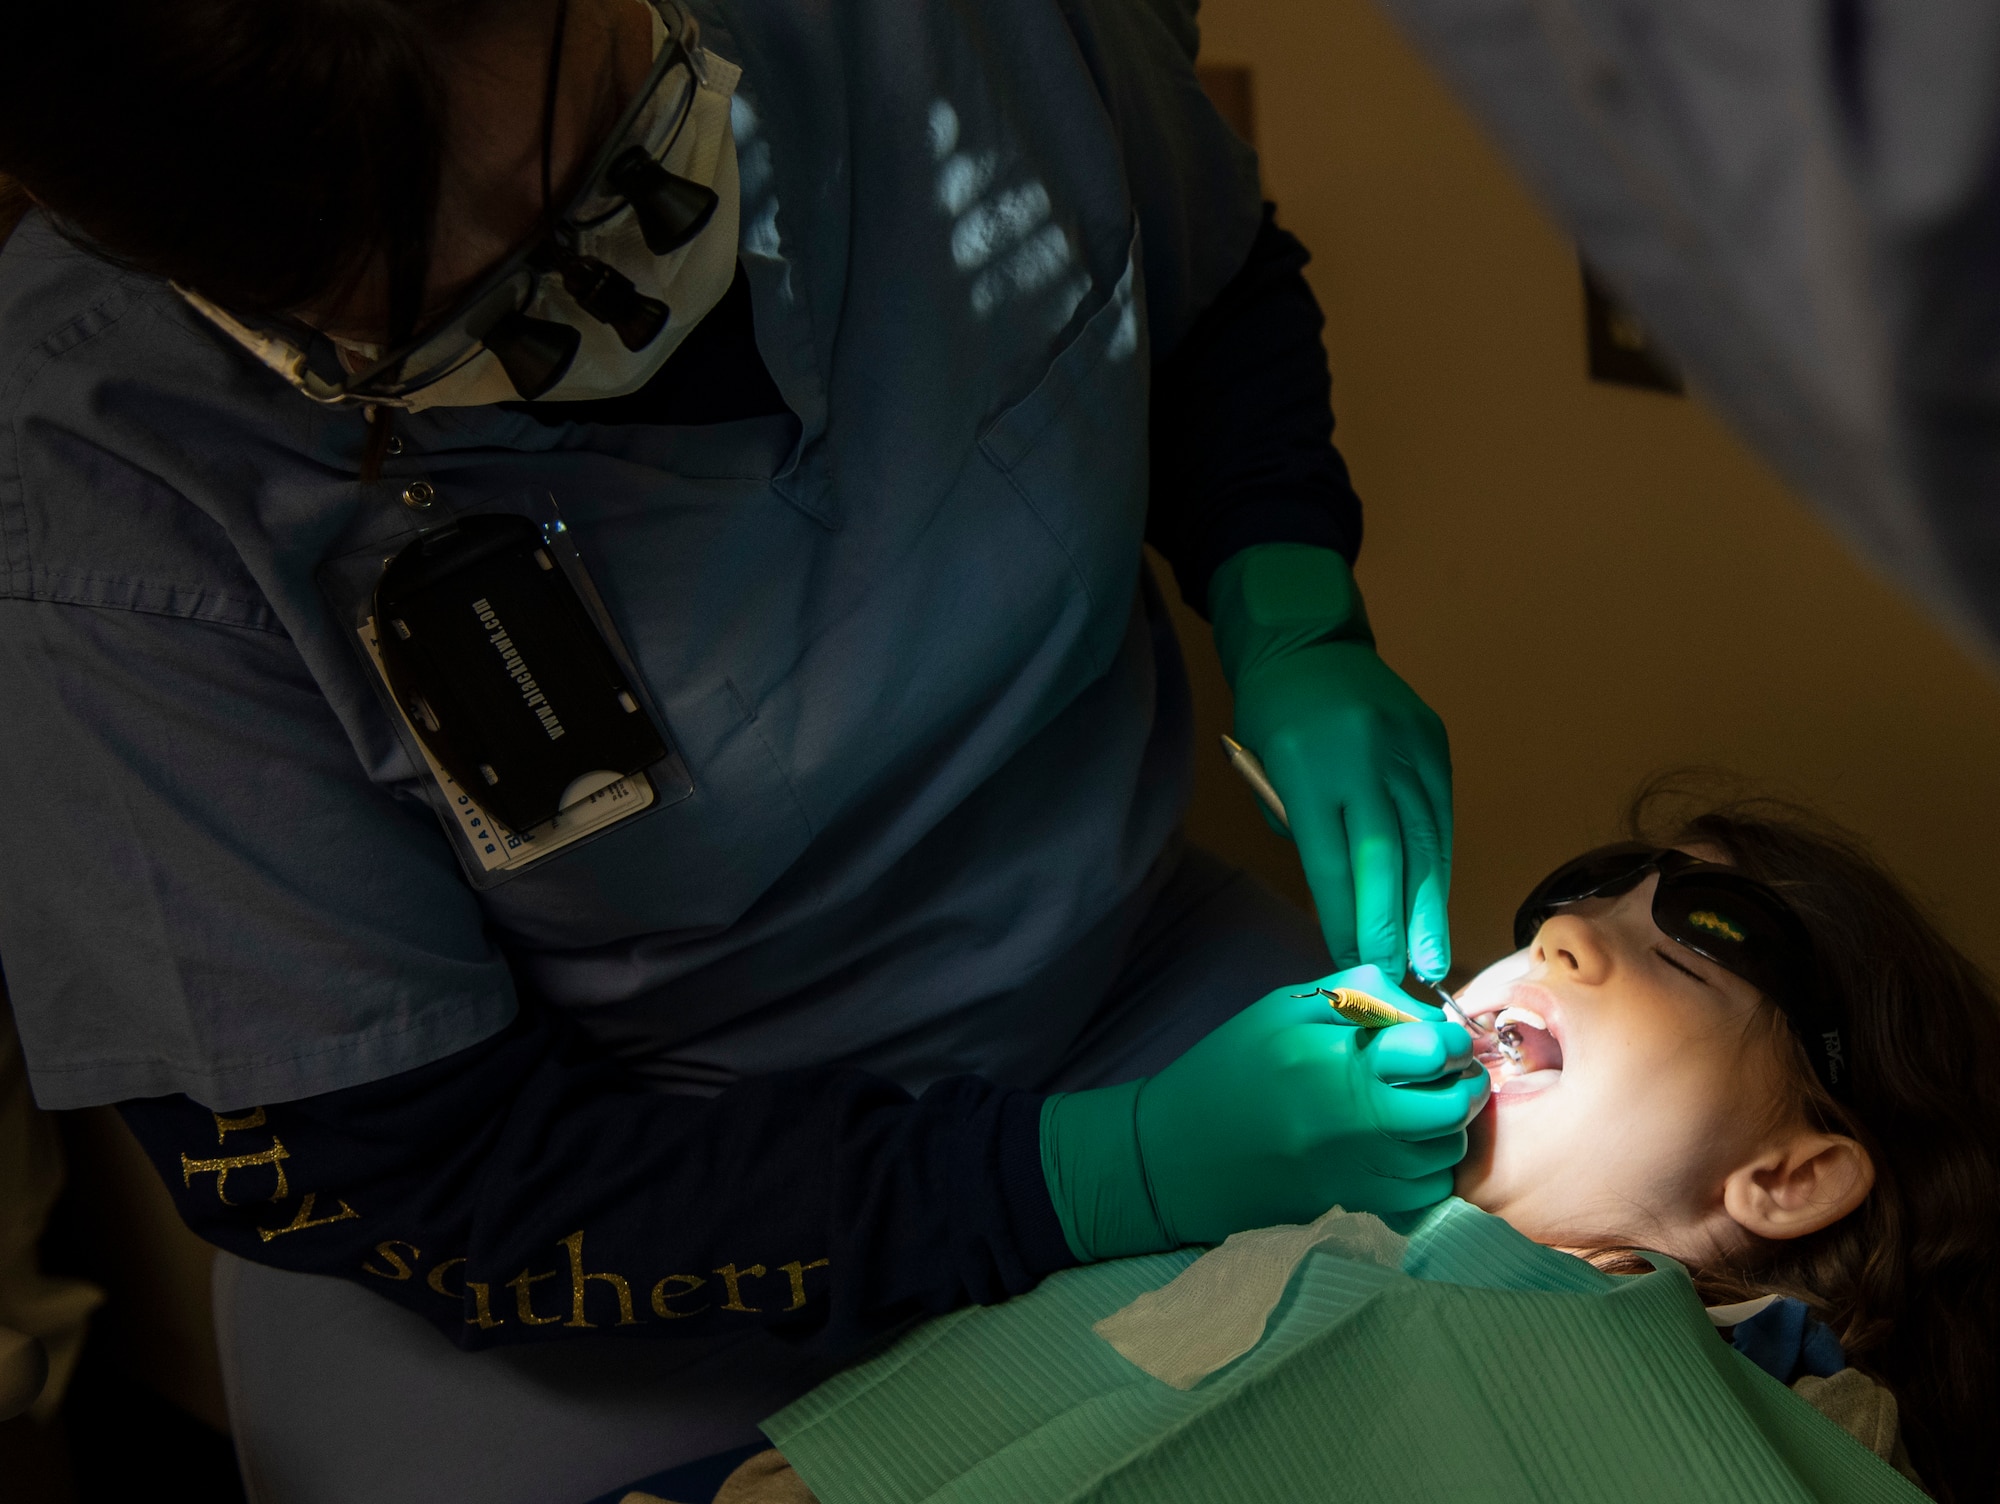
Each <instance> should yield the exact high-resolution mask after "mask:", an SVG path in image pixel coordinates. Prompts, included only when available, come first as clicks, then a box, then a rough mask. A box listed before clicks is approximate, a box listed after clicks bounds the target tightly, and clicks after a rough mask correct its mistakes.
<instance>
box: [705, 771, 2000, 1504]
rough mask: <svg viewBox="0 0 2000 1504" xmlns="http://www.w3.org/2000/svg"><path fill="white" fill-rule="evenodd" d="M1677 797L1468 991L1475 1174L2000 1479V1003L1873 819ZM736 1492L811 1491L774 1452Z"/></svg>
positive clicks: (1555, 1241)
mask: <svg viewBox="0 0 2000 1504" xmlns="http://www.w3.org/2000/svg"><path fill="white" fill-rule="evenodd" d="M1660 802H1661V801H1660V800H1659V799H1654V800H1651V801H1648V800H1642V801H1641V804H1640V806H1639V807H1638V809H1637V811H1636V812H1635V818H1634V821H1633V826H1634V830H1635V833H1638V835H1639V839H1636V840H1635V841H1633V842H1631V843H1627V844H1623V845H1620V846H1615V847H1606V848H1601V849H1600V850H1598V851H1595V852H1591V853H1587V854H1586V855H1585V856H1582V857H1579V858H1577V859H1576V860H1574V861H1572V862H1570V863H1567V864H1565V865H1564V866H1563V867H1561V868H1559V869H1558V870H1557V871H1556V872H1555V873H1553V874H1551V876H1550V877H1549V878H1547V879H1546V880H1544V881H1543V882H1542V883H1541V884H1540V885H1538V886H1537V888H1536V889H1535V891H1534V892H1533V893H1532V894H1531V895H1530V896H1529V898H1528V900H1527V901H1526V902H1525V903H1524V904H1523V906H1522V908H1521V910H1520V913H1519V915H1518V916H1517V919H1516V927H1515V943H1516V945H1517V946H1519V947H1520V949H1519V951H1518V952H1517V953H1516V954H1515V955H1514V956H1512V957H1510V958H1509V959H1508V960H1506V961H1503V962H1501V963H1499V964H1498V965H1496V966H1494V967H1491V968H1489V969H1488V970H1487V971H1486V972H1484V973H1482V974H1481V975H1480V976H1479V977H1478V978H1477V979H1475V981H1474V982H1473V983H1472V984H1471V985H1470V986H1469V987H1467V988H1466V989H1465V990H1464V992H1463V993H1461V994H1460V996H1459V999H1458V1002H1459V1005H1460V1007H1461V1008H1462V1010H1463V1011H1464V1012H1465V1014H1466V1015H1467V1016H1468V1017H1470V1018H1471V1019H1472V1021H1473V1023H1474V1026H1475V1029H1476V1030H1478V1036H1477V1037H1478V1039H1479V1043H1480V1058H1481V1062H1482V1063H1483V1064H1484V1065H1485V1067H1486V1069H1487V1070H1488V1072H1489V1073H1490V1075H1491V1077H1492V1080H1493V1086H1494V1091H1493V1097H1492V1100H1491V1102H1490V1103H1489V1104H1488V1106H1487V1108H1486V1109H1485V1110H1484V1111H1483V1112H1482V1113H1481V1114H1480V1116H1479V1117H1478V1118H1477V1119H1476V1120H1475V1121H1474V1123H1473V1125H1472V1129H1471V1134H1470V1149H1469V1152H1468V1153H1467V1155H1466V1158H1465V1160H1464V1162H1463V1164H1462V1165H1461V1166H1460V1167H1459V1169H1458V1172H1457V1176H1456V1181H1455V1189H1456V1192H1457V1194H1458V1195H1459V1196H1460V1197H1462V1198H1463V1199H1464V1200H1466V1201H1469V1202H1471V1203H1472V1204H1473V1205H1475V1206H1477V1207H1479V1208H1481V1209H1482V1210H1484V1211H1487V1212H1490V1213H1492V1214H1494V1215H1497V1216H1499V1217H1501V1218H1503V1219H1505V1220H1506V1221H1507V1222H1508V1223H1509V1224H1511V1225H1512V1226H1513V1227H1514V1228H1515V1229H1516V1230H1517V1231H1519V1232H1521V1233H1523V1234H1525V1235H1526V1236H1528V1237H1530V1238H1532V1239H1534V1240H1535V1241H1537V1242H1540V1243H1545V1244H1548V1245H1550V1246H1552V1247H1555V1248H1559V1249H1562V1250H1565V1251H1568V1252H1571V1253H1574V1254H1576V1255H1578V1256H1580V1257H1583V1258H1586V1259H1589V1260H1590V1261H1591V1262H1593V1263H1595V1264H1597V1265H1598V1266H1599V1267H1600V1268H1605V1269H1607V1270H1609V1271H1611V1272H1627V1271H1630V1272H1639V1271H1642V1270H1644V1269H1645V1268H1647V1267H1649V1266H1648V1265H1647V1264H1646V1263H1645V1262H1643V1261H1642V1260H1641V1259H1640V1258H1639V1257H1638V1254H1637V1250H1653V1251H1657V1252H1660V1253H1664V1254H1667V1255H1669V1256H1671V1257H1672V1258H1674V1259H1675V1260H1677V1261H1679V1262H1680V1263H1682V1264H1683V1265H1684V1266H1686V1268H1687V1269H1688V1271H1689V1272H1690V1274H1691V1275H1692V1277H1693V1279H1694V1282H1695V1285H1696V1287H1697V1289H1698V1290H1699V1291H1700V1292H1701V1293H1702V1295H1703V1297H1704V1299H1705V1300H1706V1301H1707V1302H1708V1303H1710V1304H1711V1305H1712V1306H1715V1305H1729V1304H1733V1303H1738V1302H1743V1301H1746V1300H1749V1299H1751V1298H1753V1297H1758V1296H1763V1295H1769V1294H1775V1295H1779V1296H1784V1297H1789V1298H1791V1299H1793V1300H1795V1301H1799V1302H1803V1303H1804V1306H1805V1307H1806V1308H1807V1309H1808V1310H1809V1311H1810V1313H1811V1315H1812V1316H1813V1317H1814V1318H1816V1320H1817V1321H1819V1322H1823V1323H1824V1324H1825V1326H1826V1327H1828V1328H1830V1330H1831V1334H1832V1336H1833V1337H1836V1338H1837V1339H1838V1341H1839V1344H1840V1346H1841V1348H1842V1349H1844V1355H1845V1358H1846V1361H1847V1363H1848V1364H1849V1365H1851V1366H1852V1368H1853V1370H1856V1371H1858V1372H1857V1373H1856V1374H1855V1375H1852V1376H1851V1377H1853V1378H1854V1380H1855V1382H1854V1384H1847V1385H1843V1388H1845V1389H1852V1388H1855V1387H1857V1386H1858V1388H1859V1389H1860V1390H1861V1391H1863V1392H1864V1395H1863V1398H1864V1399H1865V1396H1866V1395H1871V1394H1872V1395H1875V1397H1876V1398H1877V1399H1879V1394H1878V1393H1877V1392H1876V1391H1875V1390H1874V1387H1873V1385H1869V1384H1863V1383H1860V1379H1861V1378H1863V1377H1865V1378H1871V1379H1873V1380H1876V1381H1879V1383H1880V1384H1881V1385H1883V1386H1885V1387H1886V1388H1887V1389H1888V1390H1889V1391H1890V1392H1891V1393H1893V1395H1894V1396H1895V1397H1896V1400H1897V1401H1898V1404H1899V1409H1900V1418H1901V1424H1902V1435H1903V1440H1904V1442H1905V1443H1906V1444H1907V1447H1908V1458H1909V1461H1910V1462H1911V1463H1913V1464H1914V1468H1915V1471H1916V1473H1917V1475H1918V1476H1919V1477H1920V1478H1921V1480H1922V1483H1923V1485H1924V1486H1925V1487H1926V1488H1927V1489H1928V1490H1929V1491H1930V1492H1932V1493H1933V1494H1934V1495H1936V1496H1937V1497H1939V1498H1941V1499H1945V1500H1949V1501H1957V1504H1969V1501H1972V1500H1986V1499H1992V1498H1994V1497H1996V1496H2000V1446H1996V1438H2000V1007H1996V1003H1995V1000H1994V997H1993V995H1992V993H1991V991H1990V990H1989V987H1988V985H1987V983H1986V982H1985V980H1984V979H1983V978H1982V977H1981V976H1980V975H1979V973H1978V971H1977V970H1976V969H1975V968H1974V967H1973V966H1972V964H1971V963H1970V962H1969V961H1967V960H1966V959H1965V957H1964V956H1962V955H1960V954H1959V952H1958V951H1957V950H1955V949H1954V948H1953V947H1952V946H1951V945H1950V944H1949V943H1948V942H1947V941H1946V940H1945V939H1944V938H1943V937H1942V936H1941V935H1939V934H1938V932H1937V931H1936V929H1935V928H1933V926H1932V925H1931V924H1930V922H1929V921H1928V920H1927V919H1926V918H1925V917H1924V916H1923V915H1922V914H1921V913H1920V912H1919V911H1918V909H1917V908H1916V907H1915V905H1914V904H1912V903H1911V901H1910V900H1909V899H1908V898H1907V897H1906V896H1905V895H1904V894H1903V892H1902V891H1901V890H1900V889H1899V888H1898V887H1897V886H1896V884H1895V883H1894V882H1893V881H1892V880H1891V879H1890V878H1889V877H1888V876H1887V875H1886V874H1885V873H1884V872H1883V871H1882V869H1881V868H1880V867H1878V866H1877V865H1876V864H1875V863H1874V862H1873V861H1872V860H1871V859H1870V858H1869V857H1868V856H1867V855H1866V854H1865V853H1864V852H1863V851H1862V850H1861V849H1860V847H1859V846H1858V845H1856V844H1855V843H1854V842H1853V841H1852V840H1851V839H1849V838H1848V837H1846V836H1844V835H1842V834H1840V833H1838V832H1834V831H1832V830H1829V829H1828V828H1826V827H1824V826H1821V825H1819V824H1817V823H1815V822H1813V821H1812V820H1811V819H1809V818H1808V817H1806V816H1805V815H1803V814H1802V813H1801V812H1799V811H1797V810H1793V809H1791V808H1789V807H1786V806H1780V805H1776V804H1773V803H1768V802H1752V803H1742V804H1735V805H1730V806H1726V807H1723V808H1719V809H1710V810H1709V812H1707V813H1703V814H1700V815H1697V816H1696V817H1694V818H1691V819H1686V820H1682V821H1672V822H1667V823H1665V824H1664V826H1663V827H1662V826H1661V824H1660V822H1657V821H1654V820H1651V819H1649V818H1648V811H1649V808H1651V807H1657V805H1658V804H1659V803H1660ZM1105 1267H1107V1266H1098V1268H1100V1269H1102V1268H1105ZM1093 1277H1094V1275H1093V1272H1092V1270H1091V1269H1089V1268H1086V1269H1081V1270H1077V1271H1073V1272H1072V1273H1071V1274H1070V1275H1065V1276H1058V1277H1057V1278H1058V1279H1059V1280H1062V1279H1072V1280H1088V1279H1091V1278H1093ZM1036 1298H1037V1297H1036V1296H1028V1297H1024V1299H1025V1300H1027V1301H1034V1300H1035V1299H1036ZM1003 1309H1004V1308H1003ZM1778 1314H1780V1315H1784V1314H1786V1313H1785V1312H1779V1313H1778ZM958 1319H961V1320H966V1321H976V1320H982V1319H983V1320H997V1319H1004V1318H1003V1317H1002V1315H1001V1311H998V1310H996V1311H994V1312H991V1313H986V1312H976V1311H975V1312H970V1313H966V1314H965V1315H964V1316H962V1317H961V1318H958ZM1821 1335H1822V1338H1823V1337H1824V1334H1821ZM1078 1340H1090V1339H1088V1338H1087V1337H1086V1336H1085V1335H1084V1334H1083V1333H1082V1332H1081V1331H1080V1330H1079V1333H1078ZM1822 1345H1823V1346H1824V1343H1823V1344H1822ZM1809 1350H1810V1349H1809ZM1818 1357H1819V1358H1820V1360H1821V1366H1822V1367H1824V1366H1827V1365H1825V1363H1824V1359H1825V1357H1826V1353H1825V1352H1824V1351H1821V1352H1820V1353H1818ZM1778 1366H1780V1367H1783V1366H1784V1365H1782V1364H1780V1365H1778ZM1831 1366H1833V1367H1838V1364H1837V1363H1834V1364H1832V1365H1831ZM1780 1377H1781V1378H1786V1379H1789V1378H1790V1377H1791V1374H1789V1373H1781V1374H1780ZM1495 1398H1499V1397H1498V1396H1496V1397H1495ZM1821 1398H1822V1399H1824V1398H1825V1397H1824V1396H1822V1397H1821ZM1820 1402H1821V1401H1820V1400H1816V1401H1815V1403H1820ZM1821 1407H1822V1408H1823V1409H1828V1410H1829V1411H1830V1413H1831V1412H1832V1411H1833V1410H1834V1409H1835V1408H1836V1407H1835V1406H1834V1405H1832V1404H1828V1403H1822V1405H1821ZM1836 1419H1842V1417H1840V1416H1839V1415H1836ZM1843 1423H1847V1422H1846V1420H1843ZM1850 1429H1856V1427H1855V1426H1853V1425H1850ZM1899 1460H1900V1458H1899ZM735 1482H736V1484H737V1486H738V1488H739V1492H737V1493H729V1491H728V1490H727V1489H725V1493H724V1495H718V1496H717V1497H718V1498H720V1497H724V1496H727V1497H728V1498H730V1499H731V1500H732V1501H744V1504H748V1501H752V1500H765V1499H770V1500H788V1501H800V1500H810V1498H811V1495H810V1493H809V1492H807V1490H806V1488H805V1485H804V1484H803V1482H801V1481H800V1480H799V1479H798V1477H797V1475H796V1474H793V1473H791V1472H790V1470H789V1468H788V1466H787V1465H786V1463H785V1460H784V1459H783V1458H782V1457H780V1456H779V1455H778V1454H777V1453H775V1452H766V1453H763V1454H761V1455H760V1456H758V1457H757V1458H755V1459H753V1460H752V1461H751V1462H749V1463H746V1464H745V1466H744V1469H743V1470H742V1475H741V1476H740V1477H739V1478H738V1479H736V1480H735Z"/></svg>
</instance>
